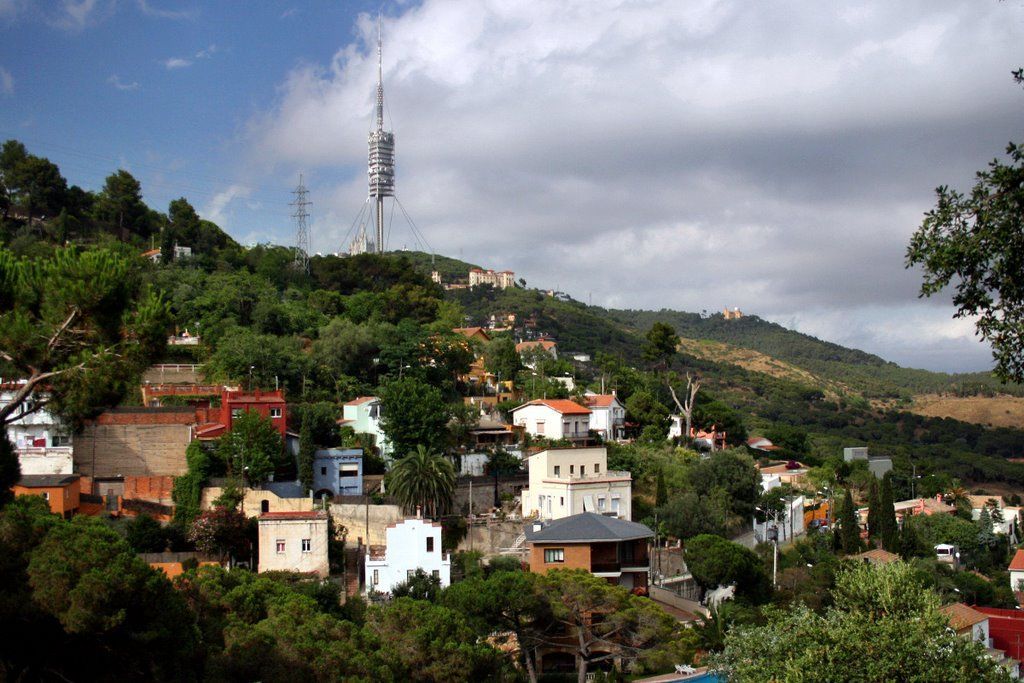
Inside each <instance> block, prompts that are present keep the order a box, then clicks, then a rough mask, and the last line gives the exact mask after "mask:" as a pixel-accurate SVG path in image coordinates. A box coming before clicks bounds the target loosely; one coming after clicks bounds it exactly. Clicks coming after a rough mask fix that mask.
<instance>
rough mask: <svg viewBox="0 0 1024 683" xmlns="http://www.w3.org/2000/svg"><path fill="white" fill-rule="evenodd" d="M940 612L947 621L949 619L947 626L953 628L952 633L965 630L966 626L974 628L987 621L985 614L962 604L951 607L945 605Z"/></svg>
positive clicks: (955, 603) (954, 604)
mask: <svg viewBox="0 0 1024 683" xmlns="http://www.w3.org/2000/svg"><path fill="white" fill-rule="evenodd" d="M939 611H940V612H942V613H943V614H944V615H945V616H946V618H947V619H949V625H950V626H952V627H953V630H954V631H959V630H960V629H964V628H967V627H968V626H974V625H975V624H980V623H981V622H983V621H985V620H986V619H988V615H987V614H982V613H981V612H979V611H978V610H976V609H974V608H972V607H968V606H967V605H965V604H963V603H962V602H954V603H953V604H951V605H946V606H945V607H943V608H942V609H940V610H939Z"/></svg>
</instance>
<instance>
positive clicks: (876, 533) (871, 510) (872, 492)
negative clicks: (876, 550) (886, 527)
mask: <svg viewBox="0 0 1024 683" xmlns="http://www.w3.org/2000/svg"><path fill="white" fill-rule="evenodd" d="M881 535H882V525H881V507H880V505H879V500H878V482H877V481H876V480H875V479H872V480H871V486H869V487H868V539H875V538H878V537H880V536H881ZM869 542H870V541H869Z"/></svg>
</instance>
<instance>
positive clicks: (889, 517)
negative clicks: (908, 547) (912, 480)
mask: <svg viewBox="0 0 1024 683" xmlns="http://www.w3.org/2000/svg"><path fill="white" fill-rule="evenodd" d="M878 511H879V519H878V524H879V527H880V529H879V532H880V533H879V536H880V538H881V540H882V547H883V548H885V549H886V550H888V551H889V552H896V551H897V550H898V549H899V545H900V529H899V525H898V524H897V523H896V508H895V507H894V505H893V500H892V479H891V478H890V477H889V474H888V473H886V475H885V476H884V477H882V486H881V490H880V491H879V494H878Z"/></svg>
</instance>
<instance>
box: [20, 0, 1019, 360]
mask: <svg viewBox="0 0 1024 683" xmlns="http://www.w3.org/2000/svg"><path fill="white" fill-rule="evenodd" d="M379 7H380V6H379V5H377V4H372V5H371V4H369V3H359V2H303V3H297V2H296V3H288V2H282V3H271V2H248V3H240V2H217V3H199V2H196V3H189V2H185V3H172V2H169V1H168V0H45V1H40V2H30V1H29V0H0V46H2V47H0V135H2V136H3V137H4V138H8V137H15V138H18V139H21V140H22V141H24V142H25V143H26V144H27V146H28V147H29V149H30V151H32V152H34V153H36V154H41V155H44V156H47V157H49V158H50V159H52V160H53V161H55V162H56V163H57V164H59V165H60V167H61V169H62V171H63V172H64V174H65V176H67V177H68V179H69V181H70V182H73V183H77V184H79V185H81V186H83V187H86V188H88V189H94V190H95V189H99V188H100V186H101V185H102V181H103V178H104V177H105V176H106V175H108V174H109V173H111V172H112V171H114V170H115V169H116V168H118V167H123V168H126V169H128V170H129V171H131V172H132V173H133V174H135V175H136V177H138V178H139V180H140V181H141V182H142V185H143V191H144V194H145V197H146V199H147V201H148V202H149V203H150V205H151V206H153V207H154V208H157V209H160V210H166V207H167V204H168V202H169V201H170V200H172V199H174V198H176V197H178V196H185V197H187V198H188V199H189V200H190V201H191V202H192V203H193V205H195V206H196V208H197V209H198V210H199V212H200V213H201V214H202V215H203V216H204V217H207V218H209V219H211V220H214V221H216V222H217V223H218V224H219V225H221V226H222V227H223V228H225V229H226V230H227V231H228V232H230V233H231V234H232V235H233V236H234V237H235V238H236V239H238V240H239V241H240V242H242V243H245V244H248V243H253V242H257V241H274V242H278V243H290V242H291V241H292V239H293V227H292V223H291V220H290V218H289V215H290V213H291V209H290V208H289V206H288V202H289V201H290V200H291V199H292V196H291V195H290V190H291V189H293V188H294V186H295V185H296V183H297V176H298V174H299V172H304V173H305V177H306V184H307V185H308V187H309V189H310V199H311V200H312V201H313V207H312V230H311V234H312V247H313V250H314V251H321V252H328V251H330V252H334V251H338V250H341V249H344V247H345V245H346V242H347V240H348V239H349V238H350V237H351V233H350V229H351V225H352V222H353V219H354V218H355V217H356V215H357V214H358V212H359V209H360V207H361V206H362V205H363V202H364V200H365V197H366V175H365V158H366V133H367V131H368V129H369V127H370V125H371V116H372V106H373V94H374V92H373V91H374V82H375V78H376V68H375V66H376V65H375V61H376V56H375V54H374V50H373V43H374V42H375V38H376V25H375V17H376V14H377V10H378V8H379ZM383 14H384V20H383V35H384V80H385V92H386V99H387V110H388V121H387V123H388V126H389V127H392V128H393V130H394V131H395V134H396V138H397V160H398V161H397V188H398V189H397V192H398V196H399V198H400V199H401V202H402V205H403V206H404V207H405V208H406V209H407V210H408V212H409V214H410V215H411V216H412V217H413V218H414V220H415V221H416V224H417V226H418V227H419V229H420V230H421V231H422V233H423V234H424V235H426V237H427V239H428V240H429V242H430V244H431V246H432V247H433V248H434V249H436V251H437V252H439V253H443V254H447V255H450V256H455V257H461V258H464V259H465V260H467V261H471V262H474V263H477V264H480V265H483V266H486V267H492V268H497V269H511V270H514V271H516V273H517V276H522V277H525V279H526V280H527V281H528V283H529V284H530V285H533V286H538V287H545V288H547V287H555V288H559V289H562V290H565V291H567V292H569V293H571V294H572V295H574V296H575V297H576V298H577V299H580V300H583V301H587V300H592V301H593V303H595V304H602V305H607V306H614V307H620V308H649V309H650V308H654V309H658V308H676V309H682V310H688V311H700V310H702V309H707V310H721V308H723V307H725V306H728V307H730V308H731V307H739V308H741V309H742V310H744V311H746V312H748V313H755V314H758V315H760V316H762V317H764V318H767V319H770V320H774V321H777V322H780V323H782V324H784V325H787V326H789V327H793V328H796V329H799V330H801V331H805V332H808V333H810V334H814V335H816V336H819V337H822V338H825V339H829V340H832V341H837V342H839V343H842V344H845V345H847V346H853V347H856V348H862V349H865V350H867V351H871V352H874V353H878V354H879V355H881V356H883V357H885V358H887V359H890V360H894V361H896V362H899V363H900V364H903V365H909V366H914V367H926V368H931V369H937V370H950V371H956V370H979V369H985V368H987V367H989V366H990V364H991V363H990V354H989V351H988V349H987V348H986V347H985V345H984V344H981V343H979V342H978V341H977V340H976V339H975V337H974V334H973V326H972V324H971V321H968V320H953V319H952V318H951V313H952V309H951V307H950V304H949V300H948V297H941V296H940V297H933V299H931V300H926V301H922V300H919V299H918V298H917V290H918V287H919V284H920V274H919V273H915V272H913V271H907V270H906V269H904V267H903V259H904V252H905V249H906V244H907V241H908V239H909V237H910V235H911V234H912V233H913V231H914V230H915V229H916V227H917V226H918V225H919V224H920V222H921V218H922V214H923V212H924V211H926V210H928V209H929V208H930V207H931V206H932V204H933V202H934V195H933V190H934V188H935V187H937V186H938V185H942V184H948V185H951V186H953V187H958V188H961V189H967V188H969V186H970V184H971V182H972V179H973V174H974V172H975V171H976V170H978V169H980V168H982V167H984V165H985V164H986V163H987V162H988V161H989V160H991V159H992V158H994V157H995V156H997V155H999V154H1001V153H1002V150H1003V149H1004V148H1005V145H1006V143H1007V142H1008V141H1010V140H1017V141H1020V140H1022V139H1024V135H1022V133H1024V131H1022V122H1024V116H1022V113H1024V109H1022V107H1024V91H1022V90H1021V89H1020V88H1019V87H1018V86H1016V85H1014V84H1013V83H1012V80H1011V78H1010V71H1011V70H1012V69H1014V68H1017V67H1019V66H1021V65H1022V64H1024V50H1022V48H1021V46H1022V45H1024V5H1022V4H1021V3H1008V2H994V1H993V2H988V1H986V2H978V1H977V0H902V1H901V2H898V3H893V2H891V1H888V0H886V1H883V0H878V1H867V0H862V1H860V2H844V3H842V4H841V5H833V4H831V3H821V2H817V1H812V0H779V1H778V2H772V3H750V2H749V0H688V1H687V2H679V1H678V0H644V1H643V2H640V1H639V0H637V1H631V0H563V1H560V2H553V3H536V2H525V1H524V2H513V1H510V0H421V1H420V2H415V3H394V2H390V3H385V4H384V5H383ZM388 246H389V247H390V248H394V249H401V248H403V247H406V246H408V247H415V246H416V243H415V240H414V239H413V238H412V236H411V231H409V230H408V228H407V227H405V226H404V223H403V221H401V220H396V221H395V226H394V230H393V233H392V237H391V239H390V242H389V244H388Z"/></svg>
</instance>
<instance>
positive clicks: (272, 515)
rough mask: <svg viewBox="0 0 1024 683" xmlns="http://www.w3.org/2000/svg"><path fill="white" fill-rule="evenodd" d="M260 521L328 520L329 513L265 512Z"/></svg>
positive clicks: (319, 511)
mask: <svg viewBox="0 0 1024 683" xmlns="http://www.w3.org/2000/svg"><path fill="white" fill-rule="evenodd" d="M259 519H260V520H264V519H265V520H269V521H274V520H288V519H299V520H302V519H311V520H315V519H327V513H326V512H324V511H323V510H305V511H301V510H300V511H294V510H292V511H288V512H264V513H263V514H262V515H260V516H259Z"/></svg>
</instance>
